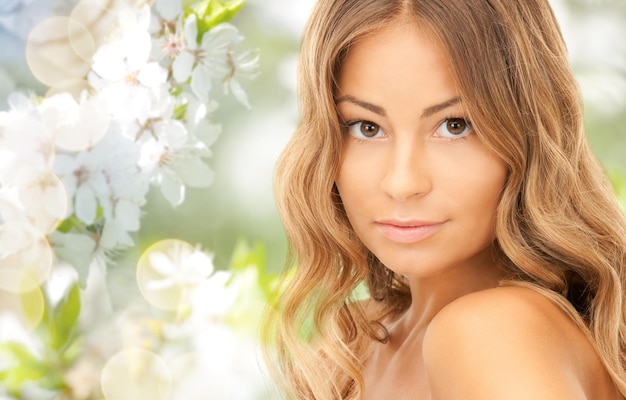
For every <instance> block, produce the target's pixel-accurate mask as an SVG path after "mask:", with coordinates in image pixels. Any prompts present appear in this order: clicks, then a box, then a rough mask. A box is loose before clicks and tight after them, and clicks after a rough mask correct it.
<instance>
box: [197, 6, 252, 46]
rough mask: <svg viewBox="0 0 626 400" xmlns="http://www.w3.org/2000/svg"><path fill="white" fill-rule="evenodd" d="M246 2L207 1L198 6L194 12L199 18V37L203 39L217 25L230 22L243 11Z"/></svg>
mask: <svg viewBox="0 0 626 400" xmlns="http://www.w3.org/2000/svg"><path fill="white" fill-rule="evenodd" d="M245 2H246V0H231V1H226V2H225V1H222V0H205V1H202V2H201V3H200V4H198V5H197V6H196V7H195V8H194V9H193V12H194V13H195V14H196V16H197V17H198V37H199V38H201V37H202V35H203V34H204V33H205V32H208V31H209V30H211V29H212V28H214V27H216V26H217V25H219V24H221V23H224V22H228V21H230V20H231V19H233V17H234V16H235V15H237V13H238V12H239V10H240V9H241V7H242V6H243V5H244V3H245Z"/></svg>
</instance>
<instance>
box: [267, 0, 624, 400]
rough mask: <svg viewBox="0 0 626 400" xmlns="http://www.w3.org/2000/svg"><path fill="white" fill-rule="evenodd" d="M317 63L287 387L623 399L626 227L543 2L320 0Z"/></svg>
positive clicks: (307, 115)
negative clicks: (362, 293)
mask: <svg viewBox="0 0 626 400" xmlns="http://www.w3.org/2000/svg"><path fill="white" fill-rule="evenodd" d="M299 68H300V69H299V74H300V75H299V79H300V92H299V95H300V99H301V115H302V119H301V121H300V124H299V126H298V129H297V131H296V132H295V134H294V136H293V138H292V140H291V141H290V143H289V144H288V146H287V148H286V149H285V151H284V153H283V154H282V156H281V158H280V160H279V163H278V165H277V170H276V171H277V174H276V192H277V201H278V206H279V209H280V212H281V215H282V218H283V222H284V225H285V228H286V231H287V235H288V238H289V240H290V244H291V249H292V258H293V259H292V260H291V261H293V262H294V263H295V265H296V267H295V268H294V269H293V270H291V271H290V272H289V275H288V278H287V279H286V280H285V283H284V285H283V287H282V290H281V295H280V297H279V298H278V299H277V301H276V304H275V307H274V309H273V312H271V313H270V316H269V322H268V326H267V327H266V328H267V329H266V332H268V335H270V336H271V338H270V339H271V343H272V346H274V347H273V349H274V350H276V352H275V354H276V358H277V360H270V365H271V364H272V363H274V362H277V365H278V366H279V368H278V376H279V379H280V381H281V382H282V384H283V386H284V388H285V390H286V394H287V395H288V396H289V398H294V399H363V398H364V399H383V398H394V399H444V400H447V399H463V400H468V399H469V400H472V399H481V400H483V399H594V400H596V399H620V398H623V396H624V395H626V371H625V368H624V366H625V365H626V361H625V355H626V345H625V340H626V320H625V315H626V314H625V312H624V306H623V304H622V303H623V294H622V290H623V285H624V280H625V277H626V273H625V272H624V267H625V265H626V256H625V255H626V223H625V220H624V216H623V214H622V212H621V210H620V208H619V206H618V204H617V202H616V199H615V196H614V193H613V191H612V188H611V186H610V184H609V182H608V181H607V179H606V178H605V176H604V174H603V171H602V168H601V166H600V165H599V163H598V162H597V161H596V159H595V158H594V156H593V155H592V153H591V151H590V149H589V146H588V144H587V142H586V139H585V134H584V131H583V123H582V110H581V103H580V96H579V93H578V89H577V85H576V82H575V80H574V77H573V76H572V73H571V70H570V68H569V66H568V59H567V54H566V49H565V46H564V44H563V40H562V37H561V35H560V31H559V28H558V25H557V23H556V21H555V19H554V16H553V13H552V11H551V9H550V7H549V4H548V3H547V1H545V0H525V1H519V2H517V1H510V0H320V1H319V2H318V4H317V5H316V7H315V9H314V11H313V14H312V16H311V19H310V20H309V22H308V25H307V27H306V30H305V34H304V38H303V42H302V52H301V58H300V64H299ZM363 282H365V283H366V287H367V289H368V293H369V297H370V298H369V300H366V301H362V300H359V298H358V297H357V296H356V295H355V293H359V291H358V290H357V288H360V286H359V285H360V284H361V283H363Z"/></svg>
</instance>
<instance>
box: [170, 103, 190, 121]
mask: <svg viewBox="0 0 626 400" xmlns="http://www.w3.org/2000/svg"><path fill="white" fill-rule="evenodd" d="M185 115H187V104H181V105H179V106H176V107H175V108H174V117H173V118H174V119H177V120H179V121H182V120H183V119H185Z"/></svg>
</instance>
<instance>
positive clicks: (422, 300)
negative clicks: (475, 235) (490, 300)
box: [390, 251, 504, 341]
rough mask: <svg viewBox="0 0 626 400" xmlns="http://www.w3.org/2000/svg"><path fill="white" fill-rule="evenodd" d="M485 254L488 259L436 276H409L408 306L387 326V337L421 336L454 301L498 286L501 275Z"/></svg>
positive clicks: (492, 260) (489, 257)
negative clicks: (433, 320) (444, 308)
mask: <svg viewBox="0 0 626 400" xmlns="http://www.w3.org/2000/svg"><path fill="white" fill-rule="evenodd" d="M485 254H489V256H483V257H480V259H479V260H473V261H472V262H468V263H466V264H463V265H458V266H454V267H452V268H449V269H447V270H446V271H445V272H442V273H439V274H436V275H431V276H410V277H409V278H408V279H409V287H410V290H411V305H410V306H409V308H408V310H407V311H406V312H405V313H404V314H403V315H402V316H401V317H400V318H399V319H398V320H397V321H396V322H395V323H393V324H392V325H391V326H390V333H391V334H392V335H393V336H395V339H396V340H400V341H403V340H404V339H406V338H407V337H408V336H409V335H412V334H415V333H418V334H420V333H423V332H424V331H425V330H426V328H427V327H428V325H429V324H430V321H431V320H432V319H433V318H434V317H435V315H437V313H438V312H439V311H440V310H441V309H442V308H443V307H445V306H446V305H448V304H450V303H451V302H453V301H454V300H456V299H458V298H460V297H462V296H464V295H466V294H470V293H473V292H477V291H480V290H484V289H489V288H494V287H496V286H498V283H499V282H500V281H501V280H502V279H503V278H504V273H503V272H502V271H501V270H500V269H499V268H498V267H497V266H496V262H495V260H494V259H493V257H492V256H491V254H492V253H491V251H488V252H485Z"/></svg>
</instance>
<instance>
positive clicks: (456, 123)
mask: <svg viewBox="0 0 626 400" xmlns="http://www.w3.org/2000/svg"><path fill="white" fill-rule="evenodd" d="M465 128H467V121H465V120H464V119H462V118H451V119H449V120H448V122H447V125H446V129H447V130H448V132H450V133H451V134H453V135H460V134H462V133H463V132H465Z"/></svg>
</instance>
